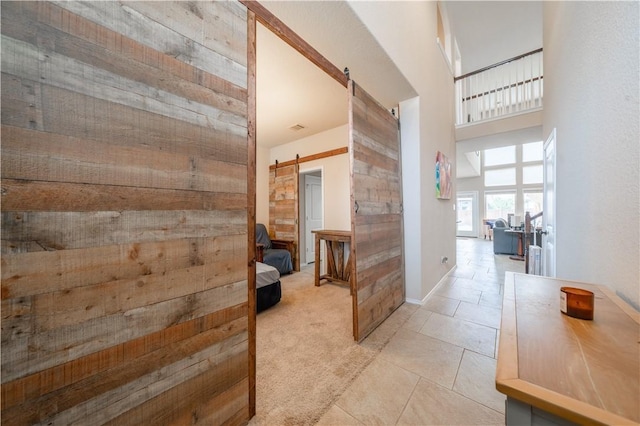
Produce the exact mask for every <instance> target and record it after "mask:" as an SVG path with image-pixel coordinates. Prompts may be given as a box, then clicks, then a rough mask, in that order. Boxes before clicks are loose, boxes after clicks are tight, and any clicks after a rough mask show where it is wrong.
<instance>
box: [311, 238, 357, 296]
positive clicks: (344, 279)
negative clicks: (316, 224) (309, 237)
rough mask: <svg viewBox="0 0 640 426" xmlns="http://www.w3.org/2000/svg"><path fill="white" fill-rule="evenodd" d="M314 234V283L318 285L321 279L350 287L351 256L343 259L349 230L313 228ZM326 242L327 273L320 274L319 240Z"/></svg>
mask: <svg viewBox="0 0 640 426" xmlns="http://www.w3.org/2000/svg"><path fill="white" fill-rule="evenodd" d="M311 232H313V233H314V234H316V248H315V250H316V259H315V262H316V265H315V285H316V286H319V285H320V281H321V280H327V281H331V282H336V283H339V284H345V285H348V286H349V288H350V289H351V292H352V293H353V288H352V287H351V269H352V268H351V256H348V258H347V259H345V253H344V245H345V243H348V244H351V231H336V230H326V229H322V230H319V229H318V230H315V231H311ZM321 240H324V241H325V243H326V248H327V252H326V258H327V259H326V261H327V273H326V274H324V275H320V241H321Z"/></svg>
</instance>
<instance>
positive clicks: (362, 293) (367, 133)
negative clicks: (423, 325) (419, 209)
mask: <svg viewBox="0 0 640 426" xmlns="http://www.w3.org/2000/svg"><path fill="white" fill-rule="evenodd" d="M349 127H350V129H349V132H350V135H349V139H350V140H349V153H350V156H351V198H352V203H353V206H354V208H353V209H352V214H351V216H352V219H351V227H352V230H351V231H352V236H351V239H352V246H351V259H352V262H353V267H354V269H355V278H354V279H355V284H354V285H355V287H356V289H357V291H356V292H355V295H354V298H353V299H354V302H353V303H354V306H353V307H354V337H355V339H356V340H358V341H361V340H362V339H364V338H365V337H367V335H368V334H369V333H371V332H372V331H373V330H375V328H376V327H377V326H378V325H380V324H381V323H382V321H384V320H385V319H386V318H387V317H388V316H389V315H390V314H391V313H392V312H393V311H394V310H395V309H397V308H398V306H400V305H401V304H402V303H403V302H404V296H405V295H404V261H403V237H402V236H403V224H402V174H401V163H400V159H401V156H400V133H399V130H398V121H397V119H396V118H395V117H393V116H392V115H391V113H389V111H387V110H386V109H385V108H384V107H382V106H381V105H380V104H379V103H378V102H377V101H376V100H375V99H374V98H372V97H371V96H370V95H369V94H368V93H367V92H365V91H364V90H362V88H361V87H360V86H358V85H357V84H355V82H354V81H353V80H350V81H349Z"/></svg>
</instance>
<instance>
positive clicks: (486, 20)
mask: <svg viewBox="0 0 640 426" xmlns="http://www.w3.org/2000/svg"><path fill="white" fill-rule="evenodd" d="M441 4H442V5H443V6H444V9H445V10H446V12H445V14H446V16H448V18H449V23H450V25H451V30H452V32H453V35H454V37H455V39H456V40H457V42H458V47H459V49H460V56H461V58H462V74H466V73H468V72H471V71H476V70H478V69H481V68H483V67H486V66H488V65H493V64H495V63H498V62H500V61H503V60H505V59H509V58H513V57H514V56H518V55H520V54H522V53H527V52H530V51H532V50H535V49H538V48H540V47H542V2H541V1H443V2H442V3H441Z"/></svg>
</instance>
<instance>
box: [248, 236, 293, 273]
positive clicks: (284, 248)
mask: <svg viewBox="0 0 640 426" xmlns="http://www.w3.org/2000/svg"><path fill="white" fill-rule="evenodd" d="M294 257H295V244H294V242H293V241H291V240H280V239H271V238H270V237H269V233H268V232H267V228H266V227H265V226H264V225H263V224H262V223H257V224H256V260H257V261H258V262H262V263H266V264H267V265H271V266H273V267H274V268H276V269H277V270H278V272H279V273H280V275H285V274H289V273H291V271H293V261H292V259H294Z"/></svg>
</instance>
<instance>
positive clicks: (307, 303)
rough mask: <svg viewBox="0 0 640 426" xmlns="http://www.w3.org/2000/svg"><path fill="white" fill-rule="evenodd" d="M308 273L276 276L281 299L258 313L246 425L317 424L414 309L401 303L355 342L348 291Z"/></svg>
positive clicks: (305, 269)
mask: <svg viewBox="0 0 640 426" xmlns="http://www.w3.org/2000/svg"><path fill="white" fill-rule="evenodd" d="M313 271H314V270H313V265H310V266H307V267H305V268H303V269H302V271H301V272H297V273H294V274H292V275H287V276H284V277H282V278H281V283H282V300H281V301H280V303H278V304H277V305H275V306H273V307H272V308H270V309H268V310H266V311H264V312H261V313H260V314H258V317H257V321H256V322H257V331H256V352H257V358H256V416H255V417H254V418H253V419H252V420H251V422H250V423H249V424H250V425H312V424H315V423H316V422H317V421H318V420H319V419H320V417H321V416H322V415H323V414H324V413H325V412H326V411H327V410H328V409H329V408H330V407H331V405H332V403H333V402H334V401H335V400H336V399H337V398H338V397H339V396H340V395H341V394H342V393H343V392H344V390H345V389H346V388H347V387H348V385H349V384H350V383H351V382H352V381H353V380H354V379H355V378H356V377H357V376H358V375H359V374H360V372H362V370H363V369H364V368H365V367H366V366H367V365H368V364H369V363H370V362H371V361H372V360H373V359H374V358H375V356H376V355H377V354H378V353H379V352H380V351H381V350H382V348H384V346H385V345H386V344H387V342H388V341H389V339H390V338H391V337H392V336H393V335H394V334H395V333H396V331H397V330H398V329H399V328H400V327H401V326H402V324H404V322H405V321H406V320H407V319H408V318H409V317H410V316H411V314H412V313H413V312H414V311H415V309H417V306H416V305H409V304H406V303H405V304H403V305H402V306H401V307H400V308H398V309H397V310H396V311H395V312H394V313H393V314H392V315H391V316H390V317H389V318H388V319H387V320H386V321H385V322H384V323H383V324H381V325H380V326H379V327H378V328H377V329H376V330H375V331H374V332H373V333H372V334H371V335H370V336H369V337H367V338H366V339H365V340H364V341H363V342H362V343H361V344H358V343H356V342H355V341H354V340H353V330H352V328H353V325H352V324H353V319H352V312H351V309H352V308H351V303H352V302H351V296H350V295H349V289H348V288H346V287H343V286H338V285H335V284H330V283H323V284H322V285H321V286H320V287H316V286H314V285H313V281H314V277H313Z"/></svg>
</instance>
